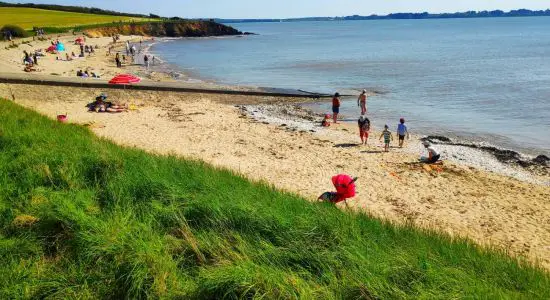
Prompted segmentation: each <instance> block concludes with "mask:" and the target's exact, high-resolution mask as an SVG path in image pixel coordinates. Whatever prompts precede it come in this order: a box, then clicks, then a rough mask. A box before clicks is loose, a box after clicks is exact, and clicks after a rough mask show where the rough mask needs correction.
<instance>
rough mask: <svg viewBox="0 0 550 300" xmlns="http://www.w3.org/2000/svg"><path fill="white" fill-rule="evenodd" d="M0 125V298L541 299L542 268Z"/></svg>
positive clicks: (59, 135)
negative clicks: (475, 297)
mask: <svg viewBox="0 0 550 300" xmlns="http://www.w3.org/2000/svg"><path fill="white" fill-rule="evenodd" d="M112 117H113V118H116V117H117V116H115V115H113V116H112ZM0 120H1V121H0V259H1V261H2V264H0V299H9V298H16V297H23V298H42V297H54V298H76V297H79V298H91V297H94V298H97V297H99V298H116V299H119V298H125V297H127V298H146V297H154V298H156V297H165V298H221V297H225V298H252V297H257V298H260V297H264V298H267V299H271V298H305V299H341V298H346V299H356V298H365V299H377V298H380V299H388V298H390V299H391V298H430V299H431V298H442V299H449V298H462V297H468V296H470V297H473V296H477V297H482V298H526V299H548V298H549V297H550V287H549V286H550V277H549V276H548V274H547V273H544V272H543V271H541V270H537V269H535V268H532V267H529V266H524V265H521V264H519V263H518V262H516V261H515V260H512V259H510V258H508V257H507V256H505V255H503V254H500V253H497V252H487V251H484V250H481V249H479V248H478V247H475V246H473V245H472V244H470V243H468V242H466V241H463V240H454V241H453V240H450V239H449V238H447V237H445V236H441V235H437V234H433V233H427V232H423V231H419V230H417V229H414V228H410V227H395V226H393V225H391V224H387V223H384V222H381V221H379V220H376V219H372V218H369V217H368V216H364V215H354V214H347V213H343V212H341V211H339V210H338V209H336V208H334V207H333V206H331V205H328V204H312V203H308V202H306V201H305V200H303V199H301V198H299V197H297V196H294V195H291V194H285V193H281V192H279V191H277V190H275V189H273V188H272V187H270V186H269V185H266V184H258V183H251V182H249V181H247V180H245V179H243V178H240V177H238V176H235V175H234V174H232V173H231V172H229V171H224V170H217V169H214V168H212V167H210V166H208V165H205V164H203V163H200V162H193V161H186V160H182V159H178V158H175V157H162V156H155V155H151V154H148V153H145V152H143V151H140V150H136V149H130V148H122V147H119V146H116V145H113V144H112V143H109V142H107V141H103V140H100V139H98V138H96V137H95V136H94V135H93V134H92V133H91V132H90V131H88V130H87V129H85V128H82V127H79V126H76V125H63V124H60V123H57V122H54V121H51V120H49V119H47V118H45V117H41V116H39V115H37V114H36V113H33V112H31V111H28V110H26V109H23V108H21V107H19V106H17V105H15V104H13V103H11V102H8V101H5V100H0ZM289 171H291V170H289ZM327 180H329V178H327ZM320 192H321V191H320Z"/></svg>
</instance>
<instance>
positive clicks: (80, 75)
mask: <svg viewBox="0 0 550 300" xmlns="http://www.w3.org/2000/svg"><path fill="white" fill-rule="evenodd" d="M82 74H84V73H82V70H78V71H76V76H77V77H82Z"/></svg>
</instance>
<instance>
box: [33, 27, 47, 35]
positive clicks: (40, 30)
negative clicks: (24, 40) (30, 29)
mask: <svg viewBox="0 0 550 300" xmlns="http://www.w3.org/2000/svg"><path fill="white" fill-rule="evenodd" d="M45 34H46V32H45V31H44V28H37V27H34V35H35V37H42V36H43V35H45Z"/></svg>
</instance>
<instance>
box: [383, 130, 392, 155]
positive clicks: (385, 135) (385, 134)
mask: <svg viewBox="0 0 550 300" xmlns="http://www.w3.org/2000/svg"><path fill="white" fill-rule="evenodd" d="M382 137H383V138H384V151H385V152H388V151H390V142H391V141H393V136H392V135H391V132H390V130H389V127H388V125H384V131H382V134H381V135H380V140H381V139H382Z"/></svg>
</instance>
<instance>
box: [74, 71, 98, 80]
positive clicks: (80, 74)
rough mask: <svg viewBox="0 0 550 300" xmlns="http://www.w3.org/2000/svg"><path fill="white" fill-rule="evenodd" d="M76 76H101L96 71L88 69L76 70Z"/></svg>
mask: <svg viewBox="0 0 550 300" xmlns="http://www.w3.org/2000/svg"><path fill="white" fill-rule="evenodd" d="M76 76H77V77H82V78H88V77H91V78H100V77H99V76H98V75H97V74H96V73H94V72H88V70H86V71H84V72H82V70H78V71H76Z"/></svg>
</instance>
